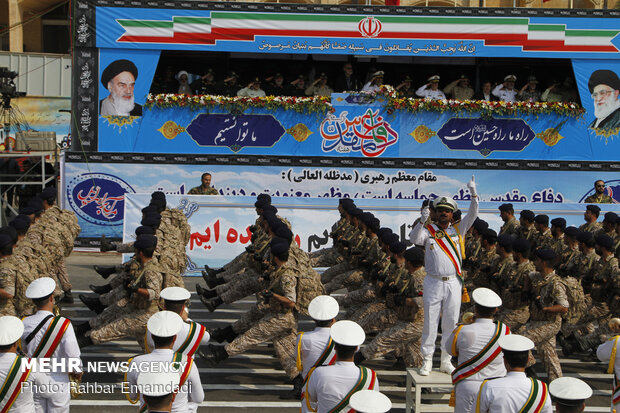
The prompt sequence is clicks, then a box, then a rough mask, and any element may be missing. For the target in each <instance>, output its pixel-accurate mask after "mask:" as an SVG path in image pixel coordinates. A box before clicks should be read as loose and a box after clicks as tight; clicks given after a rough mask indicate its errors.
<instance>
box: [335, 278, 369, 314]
mask: <svg viewBox="0 0 620 413" xmlns="http://www.w3.org/2000/svg"><path fill="white" fill-rule="evenodd" d="M335 298H336V301H337V302H338V305H340V308H346V309H347V313H346V315H345V318H344V319H345V320H349V319H350V318H351V315H352V314H353V313H354V312H355V311H357V310H358V309H359V308H360V307H361V306H363V305H365V304H369V303H371V302H373V301H374V300H375V299H376V298H377V296H376V295H375V289H374V287H373V286H372V285H370V284H367V285H365V286H363V287H362V288H359V289H357V290H355V291H351V292H348V293H346V294H345V295H341V296H338V297H335Z"/></svg>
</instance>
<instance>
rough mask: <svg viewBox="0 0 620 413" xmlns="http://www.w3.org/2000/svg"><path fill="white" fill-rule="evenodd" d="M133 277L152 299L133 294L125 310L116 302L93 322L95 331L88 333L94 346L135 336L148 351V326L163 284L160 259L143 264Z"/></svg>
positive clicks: (91, 321) (91, 322)
mask: <svg viewBox="0 0 620 413" xmlns="http://www.w3.org/2000/svg"><path fill="white" fill-rule="evenodd" d="M130 276H131V278H132V281H131V282H132V284H134V285H135V286H136V287H138V288H144V289H146V290H147V291H148V293H149V296H148V298H145V297H143V296H141V295H139V294H138V293H133V294H131V296H130V297H129V299H128V303H127V305H126V306H125V307H121V306H120V305H119V303H116V304H114V305H112V306H110V307H108V308H106V309H105V310H104V311H103V312H102V313H101V314H99V315H98V316H97V317H95V318H94V319H92V320H90V326H91V327H92V330H91V331H90V332H89V333H88V334H89V335H90V338H91V340H92V341H93V343H94V344H100V343H104V342H108V341H112V340H118V339H121V338H123V337H127V336H131V337H135V338H136V340H137V341H138V343H139V344H140V345H141V346H142V347H143V348H144V335H145V332H146V323H147V322H148V320H149V318H150V317H151V316H152V315H153V314H155V313H156V312H157V311H158V301H159V292H160V291H161V287H162V283H163V280H162V273H161V268H160V267H159V263H158V262H157V259H156V258H152V259H150V260H149V261H147V262H146V263H144V264H140V265H139V266H138V268H137V269H136V272H135V273H131V274H130Z"/></svg>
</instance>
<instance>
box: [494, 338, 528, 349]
mask: <svg viewBox="0 0 620 413" xmlns="http://www.w3.org/2000/svg"><path fill="white" fill-rule="evenodd" d="M497 344H498V345H499V346H500V347H501V348H502V350H506V351H529V350H531V349H533V348H534V342H533V341H532V340H530V339H529V338H527V337H524V336H520V335H518V334H508V335H506V336H503V337H500V338H499V340H497Z"/></svg>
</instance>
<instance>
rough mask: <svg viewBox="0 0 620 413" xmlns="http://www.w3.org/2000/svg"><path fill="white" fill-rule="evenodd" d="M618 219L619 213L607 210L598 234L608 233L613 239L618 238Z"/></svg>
mask: <svg viewBox="0 0 620 413" xmlns="http://www.w3.org/2000/svg"><path fill="white" fill-rule="evenodd" d="M617 221H618V214H616V213H615V212H611V211H610V212H606V213H605V215H604V218H603V222H602V224H601V225H602V226H603V228H601V229H600V230H599V231H598V233H597V234H596V235H607V236H608V237H610V238H611V239H614V240H615V239H616V238H617V235H616V222H617Z"/></svg>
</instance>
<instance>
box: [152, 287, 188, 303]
mask: <svg viewBox="0 0 620 413" xmlns="http://www.w3.org/2000/svg"><path fill="white" fill-rule="evenodd" d="M159 296H160V297H161V298H163V299H164V300H168V301H185V300H189V297H191V294H190V292H189V291H187V290H186V289H185V288H183V287H168V288H164V289H163V290H161V292H160V293H159Z"/></svg>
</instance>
